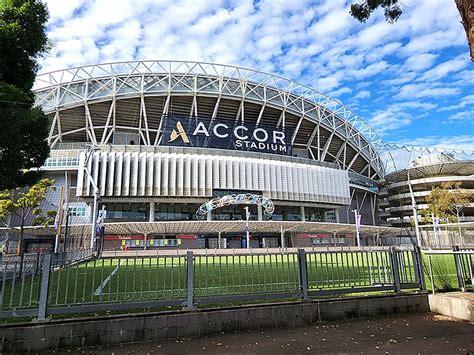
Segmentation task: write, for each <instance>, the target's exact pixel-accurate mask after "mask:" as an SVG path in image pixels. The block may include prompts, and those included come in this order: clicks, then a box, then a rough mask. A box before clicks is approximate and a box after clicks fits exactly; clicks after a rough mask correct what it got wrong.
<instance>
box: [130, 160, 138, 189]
mask: <svg viewBox="0 0 474 355" xmlns="http://www.w3.org/2000/svg"><path fill="white" fill-rule="evenodd" d="M137 191H138V153H132V157H131V171H130V196H136V195H137Z"/></svg>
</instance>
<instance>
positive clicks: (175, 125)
mask: <svg viewBox="0 0 474 355" xmlns="http://www.w3.org/2000/svg"><path fill="white" fill-rule="evenodd" d="M162 133H163V138H162V140H161V145H164V146H178V147H199V148H219V149H232V150H242V151H248V152H260V153H272V154H281V155H291V136H292V134H293V129H290V128H282V127H280V128H275V127H269V126H265V125H258V126H257V125H256V124H255V123H254V122H242V121H238V120H224V119H219V118H215V119H210V118H201V117H192V118H189V117H178V116H167V117H163V124H162Z"/></svg>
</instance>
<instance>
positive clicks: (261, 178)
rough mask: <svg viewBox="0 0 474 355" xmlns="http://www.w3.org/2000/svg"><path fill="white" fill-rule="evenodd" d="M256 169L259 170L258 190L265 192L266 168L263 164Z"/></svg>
mask: <svg viewBox="0 0 474 355" xmlns="http://www.w3.org/2000/svg"><path fill="white" fill-rule="evenodd" d="M256 169H258V172H257V174H258V190H259V191H264V190H265V166H263V164H258V165H257V166H256Z"/></svg>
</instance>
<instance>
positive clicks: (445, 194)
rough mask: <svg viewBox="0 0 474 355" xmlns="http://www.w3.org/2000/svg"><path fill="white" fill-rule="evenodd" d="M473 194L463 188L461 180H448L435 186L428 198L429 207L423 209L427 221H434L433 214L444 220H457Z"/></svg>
mask: <svg viewBox="0 0 474 355" xmlns="http://www.w3.org/2000/svg"><path fill="white" fill-rule="evenodd" d="M472 197H473V196H472V194H471V193H469V192H468V191H466V190H463V189H461V183H460V182H454V181H448V182H444V183H442V184H441V185H440V186H437V187H435V188H434V189H433V190H432V191H431V193H430V194H429V195H428V197H427V198H426V201H427V202H428V204H429V205H428V209H426V210H422V211H421V212H422V214H423V216H424V219H425V220H426V221H430V222H432V218H431V215H432V214H433V215H435V216H436V217H439V218H440V219H441V220H442V221H446V222H456V221H457V218H456V215H457V212H459V211H460V210H461V209H462V207H463V206H466V205H467V204H468V203H469V202H470V200H471V199H472Z"/></svg>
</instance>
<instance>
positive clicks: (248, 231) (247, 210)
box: [244, 206, 250, 249]
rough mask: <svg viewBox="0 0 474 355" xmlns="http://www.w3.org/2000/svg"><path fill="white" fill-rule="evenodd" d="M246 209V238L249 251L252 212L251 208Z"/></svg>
mask: <svg viewBox="0 0 474 355" xmlns="http://www.w3.org/2000/svg"><path fill="white" fill-rule="evenodd" d="M244 209H245V231H246V234H247V235H246V237H247V249H249V248H250V230H249V217H250V212H249V208H248V206H247V207H244Z"/></svg>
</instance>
